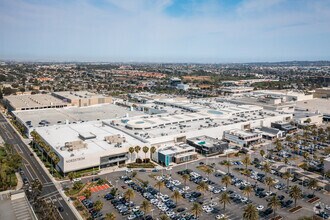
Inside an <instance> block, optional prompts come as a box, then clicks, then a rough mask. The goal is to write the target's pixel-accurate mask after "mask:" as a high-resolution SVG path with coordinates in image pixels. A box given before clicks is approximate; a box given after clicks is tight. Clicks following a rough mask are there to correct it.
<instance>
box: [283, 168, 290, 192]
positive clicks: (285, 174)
mask: <svg viewBox="0 0 330 220" xmlns="http://www.w3.org/2000/svg"><path fill="white" fill-rule="evenodd" d="M292 177H293V175H292V174H291V173H290V172H289V171H286V172H285V173H283V176H282V178H283V179H285V180H286V185H287V188H288V189H289V181H290V178H292Z"/></svg>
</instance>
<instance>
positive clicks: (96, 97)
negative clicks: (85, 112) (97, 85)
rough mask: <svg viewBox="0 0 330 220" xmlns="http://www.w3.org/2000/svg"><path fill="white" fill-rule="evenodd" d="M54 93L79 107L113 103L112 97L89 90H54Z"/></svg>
mask: <svg viewBox="0 0 330 220" xmlns="http://www.w3.org/2000/svg"><path fill="white" fill-rule="evenodd" d="M52 95H53V96H55V97H57V98H59V99H61V100H63V101H64V102H67V103H70V104H71V105H74V106H78V107H84V106H91V105H98V104H106V103H112V97H109V96H104V95H101V94H95V93H91V92H88V91H72V92H70V91H63V92H53V93H52Z"/></svg>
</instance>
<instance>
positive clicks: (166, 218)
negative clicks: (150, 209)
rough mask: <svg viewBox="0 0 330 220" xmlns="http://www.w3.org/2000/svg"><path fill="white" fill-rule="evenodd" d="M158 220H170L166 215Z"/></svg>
mask: <svg viewBox="0 0 330 220" xmlns="http://www.w3.org/2000/svg"><path fill="white" fill-rule="evenodd" d="M159 220H170V217H168V216H167V215H161V216H160V217H159Z"/></svg>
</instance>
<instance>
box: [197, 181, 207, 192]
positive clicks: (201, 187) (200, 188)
mask: <svg viewBox="0 0 330 220" xmlns="http://www.w3.org/2000/svg"><path fill="white" fill-rule="evenodd" d="M208 189H209V186H208V185H207V183H205V182H201V183H200V184H198V186H197V190H198V191H200V192H206V191H207V190H208Z"/></svg>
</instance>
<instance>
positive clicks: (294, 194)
mask: <svg viewBox="0 0 330 220" xmlns="http://www.w3.org/2000/svg"><path fill="white" fill-rule="evenodd" d="M289 196H290V197H291V198H292V199H294V207H296V206H297V199H300V198H301V189H300V188H299V187H298V186H297V185H294V186H292V188H291V190H290V192H289Z"/></svg>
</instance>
